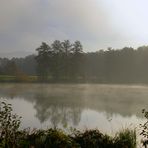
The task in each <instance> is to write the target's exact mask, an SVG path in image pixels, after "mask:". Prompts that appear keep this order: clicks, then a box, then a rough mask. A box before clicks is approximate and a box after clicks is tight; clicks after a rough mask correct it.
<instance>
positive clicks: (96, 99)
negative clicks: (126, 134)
mask: <svg viewBox="0 0 148 148" xmlns="http://www.w3.org/2000/svg"><path fill="white" fill-rule="evenodd" d="M0 97H1V100H6V101H7V102H8V103H11V104H12V105H13V109H14V112H15V113H17V114H18V115H20V116H22V117H23V119H22V127H23V128H26V127H32V128H45V129H46V128H47V127H54V126H57V127H60V128H69V127H75V128H78V129H86V128H87V129H90V128H99V129H100V130H101V131H103V132H108V133H112V132H113V131H116V130H119V129H121V128H124V127H129V126H131V127H134V126H138V125H139V123H142V122H143V118H142V115H141V110H142V109H143V108H147V107H148V86H139V85H137V86H136V85H99V84H66V85H65V84H0Z"/></svg>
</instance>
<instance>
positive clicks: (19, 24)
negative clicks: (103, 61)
mask: <svg viewBox="0 0 148 148" xmlns="http://www.w3.org/2000/svg"><path fill="white" fill-rule="evenodd" d="M147 7H148V0H0V56H3V55H6V53H7V55H8V54H9V55H11V54H15V55H16V56H17V54H18V56H19V55H21V54H22V55H25V54H29V53H35V49H36V48H37V47H38V46H40V44H41V42H47V43H48V44H50V43H52V42H53V41H54V40H61V41H63V40H67V39H69V40H70V41H71V42H74V41H75V40H80V41H81V43H82V45H83V47H84V51H86V52H91V51H97V50H100V49H107V48H108V47H112V48H115V49H119V48H123V47H125V46H127V47H134V48H137V47H138V46H142V45H147V44H148V19H147V18H148V9H147Z"/></svg>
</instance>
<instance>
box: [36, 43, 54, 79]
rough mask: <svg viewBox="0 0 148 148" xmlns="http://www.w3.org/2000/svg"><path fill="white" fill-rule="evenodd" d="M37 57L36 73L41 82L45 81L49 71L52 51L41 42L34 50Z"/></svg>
mask: <svg viewBox="0 0 148 148" xmlns="http://www.w3.org/2000/svg"><path fill="white" fill-rule="evenodd" d="M36 51H37V52H38V55H37V56H36V60H37V72H38V75H39V77H40V78H41V80H43V81H44V80H47V79H48V76H49V74H50V72H51V71H50V70H51V67H50V65H51V62H52V55H53V54H52V53H53V52H52V49H51V47H50V46H49V45H48V44H46V43H45V42H42V44H41V46H40V47H39V48H37V49H36Z"/></svg>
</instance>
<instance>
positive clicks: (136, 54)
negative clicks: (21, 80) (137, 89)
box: [0, 40, 148, 83]
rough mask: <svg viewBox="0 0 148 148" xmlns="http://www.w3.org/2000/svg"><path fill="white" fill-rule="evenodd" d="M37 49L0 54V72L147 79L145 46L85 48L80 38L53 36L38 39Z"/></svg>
mask: <svg viewBox="0 0 148 148" xmlns="http://www.w3.org/2000/svg"><path fill="white" fill-rule="evenodd" d="M36 52H37V54H36V55H30V56H27V57H25V58H12V59H7V58H0V74H1V75H15V73H16V72H18V71H21V73H24V74H27V75H37V76H38V77H39V80H40V81H53V82H55V81H56V82H62V81H63V82H65V81H69V82H75V81H78V82H98V83H148V46H141V47H138V48H137V49H134V48H132V47H124V48H122V49H112V48H108V49H107V50H99V51H96V52H84V51H83V46H82V44H81V42H80V41H75V42H74V43H71V42H70V41H69V40H64V41H59V40H55V41H54V42H53V43H51V44H50V45H49V44H47V43H45V42H43V43H41V45H40V46H39V47H38V48H37V49H36Z"/></svg>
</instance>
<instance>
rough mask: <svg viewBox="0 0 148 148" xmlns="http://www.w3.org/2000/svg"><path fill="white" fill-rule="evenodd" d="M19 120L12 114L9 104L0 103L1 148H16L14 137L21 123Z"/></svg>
mask: <svg viewBox="0 0 148 148" xmlns="http://www.w3.org/2000/svg"><path fill="white" fill-rule="evenodd" d="M20 118H21V117H19V116H17V115H16V114H12V106H11V104H6V103H5V102H0V141H1V147H5V148H9V147H11V148H13V147H16V136H17V132H18V129H19V126H20V123H21V122H20Z"/></svg>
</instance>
